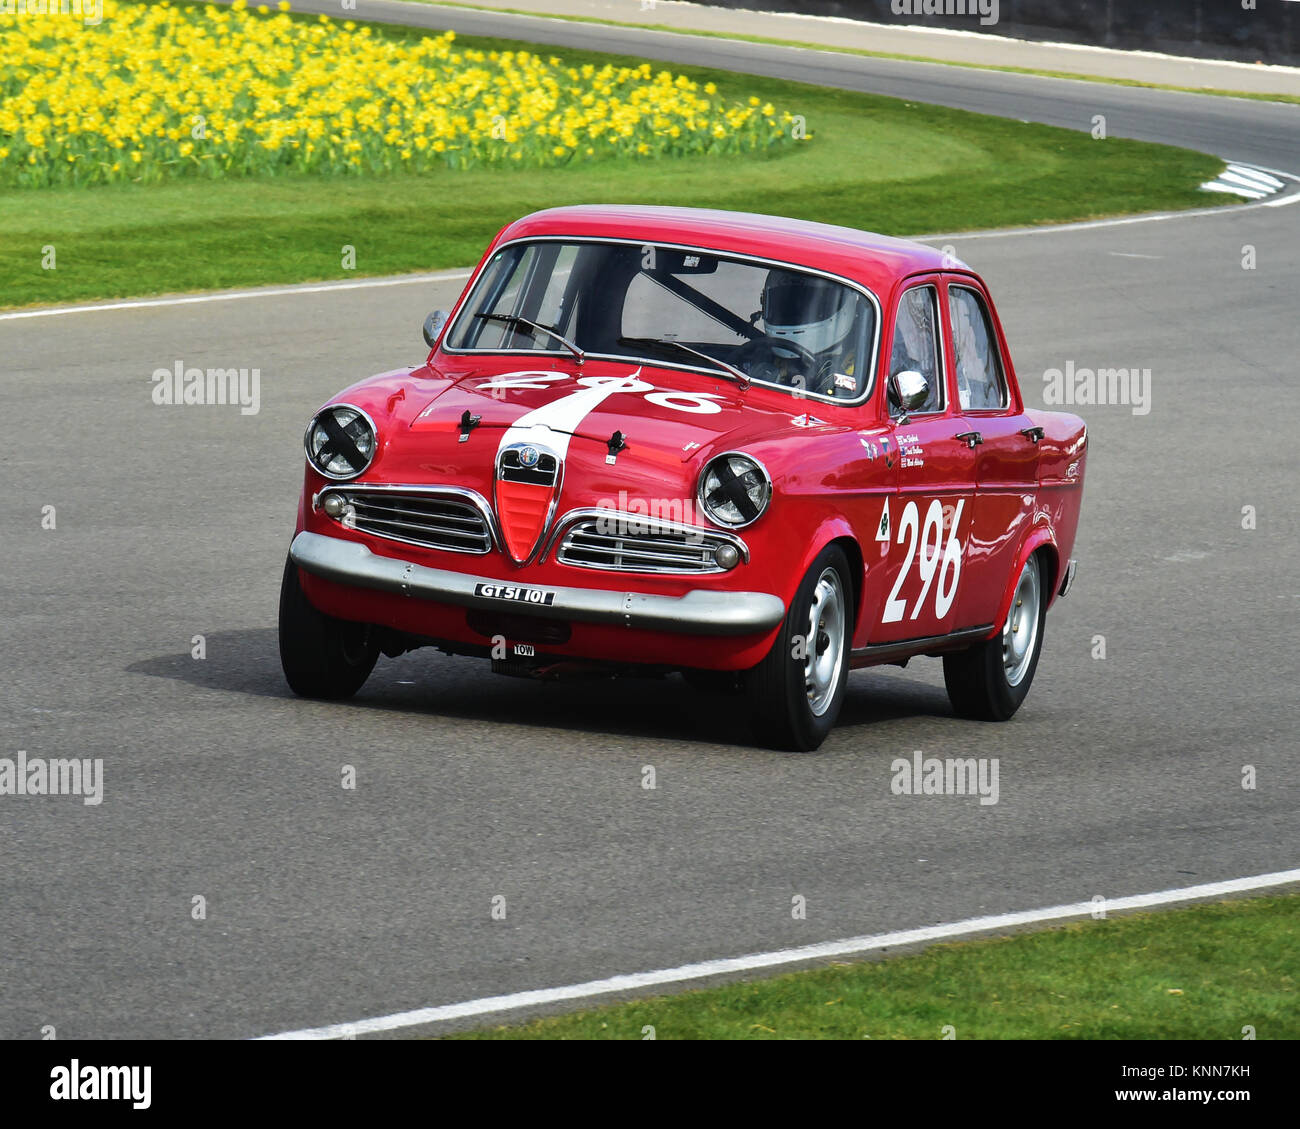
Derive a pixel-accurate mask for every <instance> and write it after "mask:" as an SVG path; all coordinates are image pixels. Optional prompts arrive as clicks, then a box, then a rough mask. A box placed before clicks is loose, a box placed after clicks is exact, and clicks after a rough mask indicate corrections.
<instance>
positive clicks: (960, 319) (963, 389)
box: [948, 286, 1007, 411]
mask: <svg viewBox="0 0 1300 1129" xmlns="http://www.w3.org/2000/svg"><path fill="white" fill-rule="evenodd" d="M948 313H949V316H950V317H951V318H952V347H953V352H954V354H955V357H954V360H955V361H956V368H957V392H958V394H959V395H960V397H961V406H962V410H963V411H965V410H967V409H971V410H975V411H979V410H981V409H984V410H987V409H989V408H1005V407H1006V406H1007V386H1006V381H1005V380H1004V379H1003V376H1002V364H1001V362H1000V360H999V359H998V350H997V343H996V338H995V337H994V335H993V323H992V321H991V320H990V318H989V313H988V310H987V309H985V308H984V302H983V300H982V299H981V298H980V296H979V295H978V294H976V293H975V291H973V290H968V289H967V288H966V287H964V286H950V287H948Z"/></svg>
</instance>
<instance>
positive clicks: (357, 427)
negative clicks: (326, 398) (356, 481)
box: [304, 404, 375, 480]
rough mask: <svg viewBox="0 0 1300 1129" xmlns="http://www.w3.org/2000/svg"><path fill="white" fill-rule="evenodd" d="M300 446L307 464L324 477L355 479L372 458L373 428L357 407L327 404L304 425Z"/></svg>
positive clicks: (373, 448)
mask: <svg viewBox="0 0 1300 1129" xmlns="http://www.w3.org/2000/svg"><path fill="white" fill-rule="evenodd" d="M304 445H305V446H306V448H307V461H308V462H310V463H311V465H312V466H314V467H315V468H316V469H317V470H318V471H320V472H321V474H323V475H324V476H325V477H326V478H333V479H336V480H338V479H344V478H356V476H357V475H359V474H360V473H361V472H362V471H363V470H365V469H366V467H368V466H369V465H370V463H371V462H372V461H373V459H374V457H375V425H374V423H373V422H372V421H371V419H370V417H369V416H368V415H366V413H365V412H363V411H362V410H361V409H360V408H354V407H353V406H352V405H351V404H331V405H330V406H329V407H328V408H322V409H321V410H320V411H319V412H317V413H316V418H315V419H313V420H312V421H311V423H310V425H308V427H307V434H306V436H305V437H304Z"/></svg>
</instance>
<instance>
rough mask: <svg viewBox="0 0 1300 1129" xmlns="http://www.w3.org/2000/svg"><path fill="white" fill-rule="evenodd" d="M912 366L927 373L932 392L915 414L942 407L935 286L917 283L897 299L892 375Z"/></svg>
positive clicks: (914, 370) (915, 369)
mask: <svg viewBox="0 0 1300 1129" xmlns="http://www.w3.org/2000/svg"><path fill="white" fill-rule="evenodd" d="M908 369H911V370H912V371H913V372H919V373H920V374H921V375H922V376H923V377H925V380H926V383H927V384H928V385H929V386H930V394H929V396H928V397H927V398H926V401H925V406H924V407H921V408H918V409H917V410H916V411H915V412H912V413H911V414H912V415H919V414H922V413H924V412H941V411H943V403H944V396H943V372H942V370H941V369H940V367H939V296H938V292H937V291H936V290H935V288H934V287H933V286H914V287H912V289H911V290H908V291H905V292H904V294H903V296H902V298H900V299H899V301H898V316H897V317H895V318H894V346H893V352H892V353H891V354H890V357H889V375H890V376H897V375H898V374H899V373H900V372H906V371H907V370H908Z"/></svg>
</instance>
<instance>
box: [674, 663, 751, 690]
mask: <svg viewBox="0 0 1300 1129" xmlns="http://www.w3.org/2000/svg"><path fill="white" fill-rule="evenodd" d="M682 677H683V678H684V679H686V681H687V683H688V684H689V685H690V686H691V687H692V689H695V690H697V691H699V692H700V693H701V694H722V695H725V696H727V697H730V696H732V695H735V694H739V693H741V692H742V691H743V690H744V688H745V687H744V674H743V672H741V671H739V670H695V669H693V668H687V669H686V670H683V671H682Z"/></svg>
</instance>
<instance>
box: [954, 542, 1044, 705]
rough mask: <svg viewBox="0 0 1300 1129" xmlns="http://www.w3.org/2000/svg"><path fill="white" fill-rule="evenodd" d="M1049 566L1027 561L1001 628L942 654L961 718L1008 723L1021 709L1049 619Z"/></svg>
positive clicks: (1035, 557) (1037, 557) (1034, 559)
mask: <svg viewBox="0 0 1300 1129" xmlns="http://www.w3.org/2000/svg"><path fill="white" fill-rule="evenodd" d="M1045 592H1046V569H1045V568H1044V561H1043V558H1042V557H1041V556H1040V555H1039V554H1037V553H1035V554H1034V555H1033V556H1032V557H1030V558H1029V560H1027V561H1026V562H1025V567H1024V568H1023V569H1021V571H1020V578H1019V579H1018V580H1017V581H1016V591H1015V595H1014V596H1012V598H1011V607H1010V609H1009V610H1008V611H1007V619H1006V622H1005V623H1004V624H1003V625H1002V630H1001V631H1000V632H998V634H997V635H995V636H994V637H993V638H992V639H985V640H984V641H983V642H982V643H977V644H976V645H975V646H974V647H971V648H970V649H969V650H967V651H960V652H958V653H957V654H954V655H944V658H943V681H944V685H946V686H947V688H948V698H949V700H950V701H951V702H952V708H953V709H954V710H955V711H956V713H957V715H958V716H959V717H968V718H972V719H974V720H977V721H1006V720H1007V719H1008V718H1009V717H1011V715H1012V714H1014V713H1015V712H1016V710H1018V709H1019V708H1020V703H1021V702H1023V701H1024V700H1025V696H1026V695H1027V694H1028V693H1029V684H1030V683H1031V682H1033V680H1034V671H1035V670H1037V669H1038V656H1039V655H1040V654H1041V653H1042V650H1043V631H1044V627H1045V622H1046V619H1047V600H1046V598H1045Z"/></svg>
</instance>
